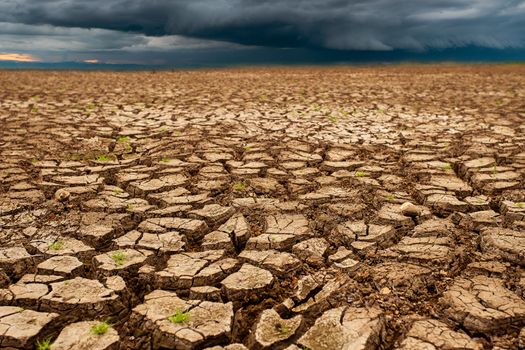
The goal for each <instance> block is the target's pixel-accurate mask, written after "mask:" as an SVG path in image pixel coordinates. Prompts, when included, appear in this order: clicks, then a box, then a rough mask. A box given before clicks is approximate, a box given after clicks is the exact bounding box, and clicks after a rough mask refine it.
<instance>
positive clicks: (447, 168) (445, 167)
mask: <svg viewBox="0 0 525 350" xmlns="http://www.w3.org/2000/svg"><path fill="white" fill-rule="evenodd" d="M443 169H445V170H446V171H452V165H450V164H449V163H447V165H445V166H444V167H443Z"/></svg>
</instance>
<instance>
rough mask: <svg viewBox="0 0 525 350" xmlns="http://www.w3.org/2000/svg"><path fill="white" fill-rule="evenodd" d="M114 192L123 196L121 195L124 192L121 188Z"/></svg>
mask: <svg viewBox="0 0 525 350" xmlns="http://www.w3.org/2000/svg"><path fill="white" fill-rule="evenodd" d="M113 192H115V194H121V193H122V192H124V191H123V190H122V188H120V187H116V188H115V189H114V190H113Z"/></svg>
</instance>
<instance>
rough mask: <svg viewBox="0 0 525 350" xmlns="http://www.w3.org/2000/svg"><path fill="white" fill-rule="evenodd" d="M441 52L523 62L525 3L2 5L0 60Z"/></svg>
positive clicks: (321, 0)
mask: <svg viewBox="0 0 525 350" xmlns="http://www.w3.org/2000/svg"><path fill="white" fill-rule="evenodd" d="M440 52H441V53H443V52H452V54H451V55H452V58H453V55H454V54H453V53H454V52H456V53H462V54H465V53H466V54H468V53H469V52H476V55H478V56H479V57H478V58H479V59H480V60H483V53H484V52H491V53H492V54H494V53H495V52H496V53H498V52H501V53H502V56H505V54H504V53H506V52H512V53H513V55H514V56H516V55H517V58H520V55H521V54H522V53H524V52H525V0H497V1H496V0H429V1H424V0H281V1H278V0H148V1H142V0H90V1H86V0H1V1H0V60H7V59H17V60H26V61H31V60H40V61H45V62H49V61H88V62H107V63H138V64H170V63H177V62H178V63H180V62H208V61H209V62H213V60H214V59H215V60H217V61H221V62H222V61H224V62H228V60H232V61H234V60H235V59H239V58H242V57H244V58H246V59H247V60H249V59H254V58H256V57H258V58H259V59H261V60H263V61H264V59H265V58H268V59H271V60H276V61H279V60H282V61H283V62H288V61H294V60H297V61H301V58H304V57H310V58H311V59H312V60H313V61H315V60H320V61H323V60H326V61H329V60H330V59H331V58H332V59H334V60H344V59H345V58H351V57H362V58H363V59H365V60H366V58H367V57H377V58H381V57H384V58H386V59H388V58H389V57H390V58H392V57H397V56H399V55H400V53H402V54H401V55H414V56H415V57H426V56H428V55H436V57H439V53H440ZM514 56H513V59H515V58H516V57H514ZM523 59H525V56H523Z"/></svg>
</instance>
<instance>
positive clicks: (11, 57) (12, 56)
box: [0, 52, 40, 62]
mask: <svg viewBox="0 0 525 350" xmlns="http://www.w3.org/2000/svg"><path fill="white" fill-rule="evenodd" d="M0 61H18V62H38V61H40V60H39V59H38V58H36V57H34V56H32V55H28V54H25V53H6V52H0Z"/></svg>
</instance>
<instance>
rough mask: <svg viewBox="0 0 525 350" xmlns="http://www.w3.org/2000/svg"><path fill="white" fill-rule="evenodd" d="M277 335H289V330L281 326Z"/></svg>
mask: <svg viewBox="0 0 525 350" xmlns="http://www.w3.org/2000/svg"><path fill="white" fill-rule="evenodd" d="M279 333H280V334H281V335H287V334H288V333H290V329H289V328H288V327H286V326H281V327H279Z"/></svg>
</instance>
